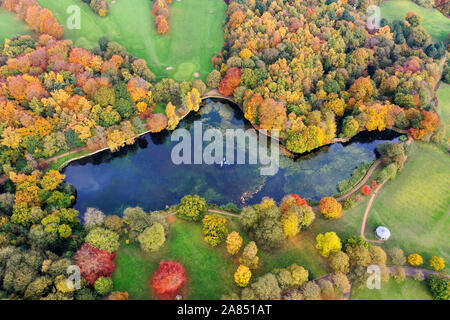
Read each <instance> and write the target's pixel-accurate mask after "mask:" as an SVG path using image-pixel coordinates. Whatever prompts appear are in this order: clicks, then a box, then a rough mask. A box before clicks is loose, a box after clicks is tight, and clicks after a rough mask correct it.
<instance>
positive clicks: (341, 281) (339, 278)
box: [331, 272, 351, 295]
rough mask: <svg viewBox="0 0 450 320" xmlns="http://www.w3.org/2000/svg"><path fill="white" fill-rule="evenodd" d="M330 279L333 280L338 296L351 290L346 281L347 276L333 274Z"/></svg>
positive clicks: (339, 273)
mask: <svg viewBox="0 0 450 320" xmlns="http://www.w3.org/2000/svg"><path fill="white" fill-rule="evenodd" d="M331 279H332V280H333V283H334V285H335V286H336V288H337V290H338V294H339V295H342V294H346V293H347V292H349V291H350V289H351V284H350V281H349V280H348V278H347V276H346V275H345V274H343V273H342V272H336V273H333V275H332V276H331Z"/></svg>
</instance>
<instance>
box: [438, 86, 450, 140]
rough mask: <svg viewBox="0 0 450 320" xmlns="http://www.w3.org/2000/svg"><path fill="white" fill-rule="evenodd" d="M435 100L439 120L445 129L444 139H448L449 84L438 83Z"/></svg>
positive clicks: (449, 116)
mask: <svg viewBox="0 0 450 320" xmlns="http://www.w3.org/2000/svg"><path fill="white" fill-rule="evenodd" d="M437 98H438V101H439V107H438V112H439V118H440V119H441V121H442V122H443V123H444V124H445V127H446V136H445V137H446V139H450V84H446V83H444V82H441V83H440V86H439V90H438V91H437Z"/></svg>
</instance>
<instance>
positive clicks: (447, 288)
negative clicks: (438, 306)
mask: <svg viewBox="0 0 450 320" xmlns="http://www.w3.org/2000/svg"><path fill="white" fill-rule="evenodd" d="M428 286H429V287H430V291H431V295H432V296H433V299H434V300H450V282H449V281H448V280H447V279H440V278H438V277H436V276H435V275H430V277H429V280H428Z"/></svg>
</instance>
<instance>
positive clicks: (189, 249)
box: [113, 219, 236, 299]
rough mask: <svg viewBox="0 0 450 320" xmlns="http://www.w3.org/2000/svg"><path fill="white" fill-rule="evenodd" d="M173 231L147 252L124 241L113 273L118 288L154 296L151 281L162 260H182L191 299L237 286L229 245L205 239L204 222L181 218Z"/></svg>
mask: <svg viewBox="0 0 450 320" xmlns="http://www.w3.org/2000/svg"><path fill="white" fill-rule="evenodd" d="M170 228H171V231H170V232H171V234H170V237H169V239H168V240H167V242H166V244H165V246H164V247H163V248H162V249H161V250H160V251H159V252H157V253H155V254H152V255H144V254H142V253H141V251H140V250H139V249H138V248H136V247H133V246H131V245H129V246H127V245H125V244H124V245H122V248H121V249H120V250H119V252H118V254H117V258H116V265H117V266H116V271H115V273H114V275H113V279H114V285H115V290H120V291H128V292H129V294H130V298H132V299H149V298H153V295H152V293H151V292H150V290H149V281H150V279H151V276H152V275H153V273H154V272H155V271H156V270H157V269H158V266H159V262H160V261H161V260H174V261H177V262H179V263H181V264H182V265H183V266H184V267H185V268H186V272H187V278H188V286H187V291H188V297H184V298H189V299H220V296H221V295H222V294H224V293H228V292H229V291H230V290H233V289H235V288H236V287H235V286H234V282H233V275H234V272H235V268H236V266H235V264H234V263H233V261H232V260H231V259H230V258H229V257H228V256H227V255H226V252H225V248H224V247H219V248H211V247H209V245H207V244H206V242H205V241H203V238H202V231H201V228H202V224H201V223H193V222H185V221H183V220H180V219H177V220H176V221H175V222H174V223H172V224H171V225H170Z"/></svg>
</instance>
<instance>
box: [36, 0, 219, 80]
mask: <svg viewBox="0 0 450 320" xmlns="http://www.w3.org/2000/svg"><path fill="white" fill-rule="evenodd" d="M38 2H39V4H40V5H41V6H43V7H45V8H49V9H50V10H52V12H53V13H54V15H55V16H56V18H57V19H58V21H59V22H60V23H61V24H63V25H66V22H67V19H68V17H69V16H70V15H69V14H68V13H67V8H68V7H69V6H71V5H77V6H79V7H80V9H81V28H80V29H68V28H67V27H65V28H64V31H65V38H66V39H71V40H73V41H74V43H75V45H77V46H80V47H84V48H92V47H94V46H96V45H97V41H98V39H99V38H100V37H103V36H107V37H108V38H109V39H110V40H112V41H116V42H118V43H120V44H121V45H123V46H124V47H125V48H126V49H127V50H128V51H129V52H130V53H131V54H133V55H134V56H136V57H139V58H142V59H145V60H146V61H147V63H148V66H149V67H150V69H151V70H152V71H153V72H154V73H155V75H156V76H157V77H159V78H162V77H173V78H174V79H175V80H177V81H182V80H191V79H193V78H194V74H195V73H199V77H200V78H201V79H203V80H205V79H206V76H207V75H208V73H209V72H211V70H212V65H211V58H212V57H213V56H214V54H215V53H218V52H220V50H221V49H222V47H223V44H224V33H223V30H222V21H223V20H224V19H225V11H226V8H227V6H226V4H225V2H224V1H223V0H208V1H205V0H189V1H187V0H185V1H173V2H172V4H170V18H169V20H168V22H169V26H170V31H169V33H168V34H166V35H164V36H161V35H158V34H157V32H156V29H155V17H154V15H153V14H152V12H151V11H152V4H153V1H151V0H116V3H114V4H112V3H111V2H110V9H111V12H110V13H109V14H108V16H107V17H103V18H102V17H99V16H98V15H96V14H95V13H94V12H92V10H91V8H90V7H89V6H88V5H87V4H86V3H83V2H82V1H80V0H38ZM169 67H171V68H173V69H170V70H166V69H167V68H169Z"/></svg>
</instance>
